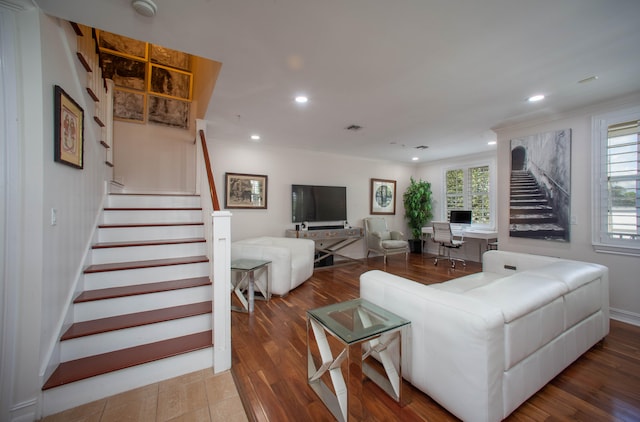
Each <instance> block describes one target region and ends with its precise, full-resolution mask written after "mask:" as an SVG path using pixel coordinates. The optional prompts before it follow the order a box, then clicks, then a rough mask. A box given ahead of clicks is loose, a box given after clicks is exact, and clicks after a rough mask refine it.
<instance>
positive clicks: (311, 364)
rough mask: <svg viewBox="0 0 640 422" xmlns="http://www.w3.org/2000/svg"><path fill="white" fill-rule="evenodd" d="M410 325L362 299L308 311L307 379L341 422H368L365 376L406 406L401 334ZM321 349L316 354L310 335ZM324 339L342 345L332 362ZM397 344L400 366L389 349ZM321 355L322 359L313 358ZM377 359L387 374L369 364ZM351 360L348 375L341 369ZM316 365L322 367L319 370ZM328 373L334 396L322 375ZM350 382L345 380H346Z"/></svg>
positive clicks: (330, 352) (316, 349) (347, 370)
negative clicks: (369, 360)
mask: <svg viewBox="0 0 640 422" xmlns="http://www.w3.org/2000/svg"><path fill="white" fill-rule="evenodd" d="M410 324H411V322H410V321H408V320H406V319H403V318H401V317H399V316H397V315H395V314H393V313H391V312H389V311H387V310H385V309H383V308H381V307H379V306H377V305H374V304H373V303H371V302H368V301H366V300H364V299H355V300H350V301H347V302H342V303H336V304H333V305H329V306H325V307H322V308H318V309H313V310H310V311H307V374H308V382H309V385H310V386H311V388H312V389H313V390H314V391H315V392H316V394H318V396H319V397H320V400H322V402H323V403H324V404H325V405H326V406H327V407H328V408H329V410H330V411H331V413H332V414H333V416H334V417H335V418H336V419H338V420H339V421H352V420H364V419H365V414H364V413H365V412H364V403H363V397H362V381H363V376H365V375H366V376H367V377H368V378H369V379H371V380H372V381H373V382H374V383H375V384H377V385H378V386H379V387H380V388H382V389H383V390H384V391H385V392H386V393H387V394H388V395H389V396H391V398H393V399H394V400H396V401H397V402H398V403H400V405H401V406H404V405H405V404H406V399H405V398H404V396H403V395H402V370H401V366H402V364H401V363H402V348H401V339H402V328H403V327H405V326H408V325H410ZM312 333H313V336H314V338H315V342H316V345H317V347H316V348H314V350H312V344H311V334H312ZM326 333H329V334H330V335H331V336H333V337H334V338H335V339H337V340H338V342H339V343H340V344H341V345H342V347H343V348H342V350H340V351H339V353H338V356H337V357H336V358H334V357H333V354H332V351H331V346H330V345H329V341H328V339H327V336H326ZM395 341H397V342H398V344H397V347H396V348H394V349H393V350H397V353H398V360H397V362H398V366H397V368H396V366H395V365H394V360H393V359H392V358H391V356H390V350H389V346H390V345H391V344H393V343H394V342H395ZM314 352H315V354H316V355H317V354H319V355H320V356H319V358H318V357H314ZM370 355H374V356H376V357H377V359H378V360H379V362H380V363H381V364H382V367H383V368H384V370H383V371H378V370H376V369H375V368H373V367H372V366H370V365H369V364H368V363H367V362H366V360H367V359H368V358H369V357H370ZM345 359H346V360H347V365H346V371H345V372H346V374H343V371H342V366H343V365H342V364H343V362H344V360H345ZM316 362H318V363H320V365H319V366H316ZM325 373H328V374H329V376H328V377H324V378H325V379H326V378H329V379H330V382H331V384H333V390H332V389H330V388H329V387H328V386H327V384H326V383H325V381H323V375H325ZM345 378H346V380H345Z"/></svg>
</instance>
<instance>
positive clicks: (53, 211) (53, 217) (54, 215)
mask: <svg viewBox="0 0 640 422" xmlns="http://www.w3.org/2000/svg"><path fill="white" fill-rule="evenodd" d="M56 224H58V210H57V209H55V208H51V225H52V226H55V225H56Z"/></svg>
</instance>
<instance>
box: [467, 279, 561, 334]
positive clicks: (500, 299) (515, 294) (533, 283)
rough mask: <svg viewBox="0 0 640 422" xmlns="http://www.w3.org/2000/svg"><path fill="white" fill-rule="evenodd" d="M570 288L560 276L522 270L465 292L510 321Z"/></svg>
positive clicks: (550, 300) (552, 299) (506, 320)
mask: <svg viewBox="0 0 640 422" xmlns="http://www.w3.org/2000/svg"><path fill="white" fill-rule="evenodd" d="M568 291H569V288H568V287H567V285H566V284H565V283H563V282H562V281H560V280H558V279H555V278H548V277H543V276H542V275H540V274H535V275H533V274H530V273H529V271H523V272H519V273H516V274H513V275H511V276H509V277H504V278H501V279H498V280H495V281H493V282H491V283H489V284H487V285H485V286H482V287H478V288H476V289H473V290H469V291H468V292H466V293H465V295H467V296H469V297H473V298H476V299H478V300H480V301H482V302H485V303H487V304H491V305H493V306H495V307H497V308H499V309H500V310H501V311H502V315H503V317H504V322H507V323H509V322H511V321H514V320H515V319H517V318H520V317H521V316H523V315H525V314H527V313H529V312H532V311H534V310H536V309H538V308H540V307H542V306H544V305H546V304H547V303H550V302H552V301H554V300H555V299H557V298H558V297H560V296H562V295H563V294H565V293H567V292H568ZM525 292H526V294H524V293H525Z"/></svg>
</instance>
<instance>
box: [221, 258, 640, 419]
mask: <svg viewBox="0 0 640 422" xmlns="http://www.w3.org/2000/svg"><path fill="white" fill-rule="evenodd" d="M372 269H380V270H386V271H388V272H391V273H393V274H396V275H399V276H402V277H406V278H409V279H411V280H414V281H418V282H421V283H424V284H432V283H440V282H443V281H446V280H449V279H452V278H456V277H459V276H461V275H466V274H471V273H474V272H478V271H481V266H480V264H478V263H474V262H467V266H466V267H462V266H457V267H456V269H451V268H450V267H448V266H446V265H439V266H437V267H436V266H434V265H433V259H432V257H429V256H427V255H425V256H422V255H420V254H410V257H409V260H408V262H407V261H405V260H404V257H402V256H400V255H398V256H391V257H389V258H388V262H387V265H386V266H385V265H384V264H383V260H382V257H375V258H370V259H368V260H364V261H362V262H361V263H357V264H352V265H344V266H341V267H323V268H317V269H316V270H315V271H314V274H313V276H312V277H311V279H310V280H308V281H307V282H305V283H304V284H303V285H301V286H300V287H298V288H296V289H294V290H293V291H291V293H289V295H287V296H286V297H284V298H281V297H276V296H274V297H273V298H272V299H271V300H270V301H269V302H263V301H258V302H256V305H255V311H254V313H253V314H246V313H237V312H234V313H232V337H231V339H232V345H233V347H232V355H233V356H232V358H233V366H232V372H233V373H234V379H235V380H236V384H237V385H238V389H239V391H240V394H241V397H242V398H243V401H245V407H246V408H247V409H249V413H251V414H250V415H249V416H250V418H253V420H256V421H265V420H271V421H274V420H278V421H279V420H283V421H284V420H296V421H297V420H310V421H311V420H313V421H331V420H334V419H333V417H332V415H331V413H330V412H329V410H328V409H327V408H326V407H325V406H324V404H322V402H321V401H320V400H319V399H318V397H317V396H316V395H315V393H314V392H313V390H311V388H310V387H309V386H308V385H307V381H306V368H307V344H306V311H307V310H308V309H313V308H317V307H320V306H325V305H329V304H331V303H336V302H341V301H345V300H349V299H354V298H357V297H358V296H359V276H360V274H362V273H363V272H365V271H368V270H372ZM267 380H268V381H267ZM638 380H640V327H636V326H632V325H629V324H625V323H622V322H618V321H611V334H610V335H609V336H608V337H607V338H606V339H605V340H604V341H603V342H602V343H601V345H596V346H595V347H593V348H592V349H591V350H589V351H588V352H587V353H586V354H585V355H583V356H582V357H581V358H579V359H578V360H577V361H576V362H575V363H574V364H573V365H571V366H570V367H569V368H567V369H566V370H565V371H563V372H562V373H561V374H560V375H558V376H557V377H556V378H555V379H553V380H552V381H551V382H550V383H549V384H548V385H547V386H546V387H545V388H543V389H542V390H540V391H539V392H538V393H536V394H535V395H534V396H533V397H531V398H530V399H529V400H527V401H526V402H525V403H524V404H523V405H521V406H520V407H519V408H518V409H516V411H515V412H513V413H512V414H511V415H510V416H509V417H508V418H507V421H542V420H564V419H579V420H610V421H614V420H621V421H622V420H629V421H631V420H640V384H639V382H640V381H638ZM404 385H405V386H406V388H405V392H407V394H408V396H409V398H410V403H409V404H408V405H407V406H405V407H404V408H400V407H399V406H397V404H396V403H395V402H394V401H393V400H391V399H389V397H388V396H386V394H385V393H384V392H383V391H382V390H381V389H379V388H378V387H377V386H376V385H374V384H373V383H371V382H365V385H364V391H365V397H366V398H365V403H364V404H365V409H366V411H367V414H368V416H369V419H368V420H371V421H455V420H457V419H456V418H455V417H454V416H453V415H451V414H450V413H449V412H448V411H446V410H445V409H444V408H442V407H441V406H440V405H438V404H437V403H436V402H434V401H433V400H432V399H431V398H430V397H429V396H427V395H425V394H424V393H422V392H420V391H419V390H417V389H415V388H414V387H413V386H411V385H410V384H408V383H406V382H405V384H404Z"/></svg>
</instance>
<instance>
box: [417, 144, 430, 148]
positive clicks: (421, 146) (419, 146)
mask: <svg viewBox="0 0 640 422" xmlns="http://www.w3.org/2000/svg"><path fill="white" fill-rule="evenodd" d="M427 148H429V147H428V146H427V145H418V146H417V147H416V149H427Z"/></svg>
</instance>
